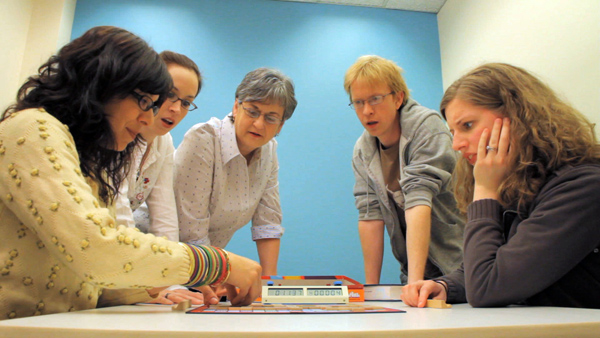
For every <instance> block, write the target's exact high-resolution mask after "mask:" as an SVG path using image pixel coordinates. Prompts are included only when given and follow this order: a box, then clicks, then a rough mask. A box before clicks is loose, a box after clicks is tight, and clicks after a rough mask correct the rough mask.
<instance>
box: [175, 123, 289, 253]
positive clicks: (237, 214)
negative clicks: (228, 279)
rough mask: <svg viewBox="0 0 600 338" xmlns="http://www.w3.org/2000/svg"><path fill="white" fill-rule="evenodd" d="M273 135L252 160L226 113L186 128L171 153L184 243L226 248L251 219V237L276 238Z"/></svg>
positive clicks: (278, 209)
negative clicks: (173, 161)
mask: <svg viewBox="0 0 600 338" xmlns="http://www.w3.org/2000/svg"><path fill="white" fill-rule="evenodd" d="M276 150H277V142H276V141H275V140H274V139H272V140H271V141H269V142H268V143H267V144H265V145H264V146H262V147H261V148H259V149H257V150H255V154H254V155H253V156H252V159H251V161H250V163H249V164H248V163H247V162H246V159H245V158H244V156H242V154H241V153H240V151H239V149H238V146H237V141H236V137H235V127H234V125H233V123H232V122H231V120H230V119H229V115H228V116H227V117H225V118H224V119H223V120H219V119H217V118H214V117H213V118H211V119H210V120H209V121H208V122H206V123H199V124H196V125H195V126H193V127H192V128H191V129H190V130H188V131H187V133H186V134H185V137H184V139H183V142H182V143H181V145H180V146H179V147H178V148H177V151H176V152H175V168H174V175H175V176H174V181H175V182H174V186H175V200H176V203H177V213H178V217H179V234H180V239H181V241H182V242H186V243H190V244H198V245H213V246H218V247H225V246H226V245H227V243H229V241H230V240H231V237H232V236H233V234H234V233H235V232H236V231H237V230H238V229H240V228H241V227H243V226H244V225H246V224H247V223H248V222H249V221H250V220H252V229H251V230H252V239H253V240H258V239H265V238H280V237H281V236H282V235H283V232H284V229H283V227H282V226H281V219H282V214H281V206H280V203H279V181H278V171H279V163H278V161H277V152H276Z"/></svg>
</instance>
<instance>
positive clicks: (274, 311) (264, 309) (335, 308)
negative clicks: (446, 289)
mask: <svg viewBox="0 0 600 338" xmlns="http://www.w3.org/2000/svg"><path fill="white" fill-rule="evenodd" d="M403 312H406V311H403V310H398V309H392V308H386V307H382V306H373V305H366V304H357V303H350V304H345V305H333V304H318V305H316V304H260V303H254V304H252V305H250V306H230V305H221V304H219V305H208V306H207V305H204V306H200V307H197V308H194V309H192V310H190V311H187V313H196V314H219V315H223V314H238V315H240V314H242V315H280V314H305V315H309V314H321V315H322V314H339V313H344V314H349V313H362V314H365V313H403Z"/></svg>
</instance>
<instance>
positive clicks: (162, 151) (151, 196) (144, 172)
mask: <svg viewBox="0 0 600 338" xmlns="http://www.w3.org/2000/svg"><path fill="white" fill-rule="evenodd" d="M145 151H146V146H142V147H140V148H138V149H136V152H135V153H134V160H133V165H132V167H131V170H130V172H129V175H128V176H127V180H126V181H125V182H124V183H123V186H122V188H121V193H120V196H119V199H118V200H117V223H118V224H123V225H126V226H130V227H134V226H135V227H137V228H139V229H140V230H141V231H142V232H145V233H151V234H154V235H156V236H165V237H167V238H168V239H170V240H172V241H178V240H179V227H178V221H177V209H176V207H175V195H174V193H173V153H174V152H175V148H174V147H173V138H172V137H171V134H165V135H162V136H158V137H156V138H155V139H154V142H152V144H151V145H150V150H149V152H148V155H147V157H146V160H145V161H144V163H143V165H142V166H140V162H141V160H142V157H143V156H144V152H145ZM140 206H141V207H140ZM138 210H139V211H140V212H137V211H138Z"/></svg>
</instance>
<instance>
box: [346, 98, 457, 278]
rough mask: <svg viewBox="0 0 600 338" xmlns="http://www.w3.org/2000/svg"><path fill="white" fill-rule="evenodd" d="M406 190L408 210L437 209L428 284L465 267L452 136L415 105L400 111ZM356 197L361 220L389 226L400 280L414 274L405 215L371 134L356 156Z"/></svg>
mask: <svg viewBox="0 0 600 338" xmlns="http://www.w3.org/2000/svg"><path fill="white" fill-rule="evenodd" d="M400 126H401V128H402V129H401V130H402V135H401V137H400V187H401V189H402V193H403V197H404V205H400V207H401V208H402V209H403V210H406V209H409V208H411V207H414V206H417V205H428V206H429V207H431V210H432V212H431V241H430V244H429V258H428V261H427V265H426V267H425V278H426V279H430V278H434V277H438V276H440V275H442V274H446V273H449V272H451V271H454V270H455V269H456V268H458V267H459V266H460V264H461V262H462V242H463V230H464V224H465V219H464V217H463V216H462V215H461V214H460V212H459V211H458V209H457V208H456V201H455V200H454V196H453V193H452V187H451V183H450V179H451V176H452V170H453V169H454V165H455V163H456V160H457V153H456V152H455V151H454V150H452V136H451V135H450V132H449V131H448V128H447V127H446V125H445V123H444V122H443V120H442V117H441V115H440V114H438V113H437V112H436V111H434V110H431V109H428V108H425V107H423V106H421V105H419V104H418V103H417V102H416V101H414V100H412V99H409V100H408V101H407V102H406V104H405V105H404V106H403V107H402V108H401V110H400ZM352 167H353V169H354V176H355V184H354V197H355V204H356V208H357V209H358V212H359V220H361V221H366V220H383V221H384V223H385V225H386V229H387V232H388V234H389V236H390V242H391V244H392V252H393V254H394V256H395V257H396V259H397V260H398V262H400V266H401V272H402V274H401V276H400V279H401V281H403V282H406V278H407V277H406V276H407V274H408V271H407V269H408V264H407V254H406V239H405V235H404V233H405V229H403V228H402V227H401V223H404V221H403V219H404V215H400V216H399V215H398V212H396V210H397V209H396V207H395V206H394V204H393V203H394V201H393V200H390V199H389V197H388V193H387V189H386V187H385V182H384V179H383V174H382V171H381V160H380V157H379V151H378V143H377V139H376V138H375V137H373V136H371V135H369V133H368V132H367V131H365V132H364V133H363V134H362V135H361V137H360V138H359V139H358V141H356V144H355V146H354V154H353V156H352Z"/></svg>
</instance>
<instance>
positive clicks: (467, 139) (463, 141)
mask: <svg viewBox="0 0 600 338" xmlns="http://www.w3.org/2000/svg"><path fill="white" fill-rule="evenodd" d="M446 118H447V121H448V126H449V127H450V131H451V133H452V134H453V148H454V149H455V150H458V151H460V152H461V153H462V154H463V156H464V157H465V159H467V160H468V161H469V162H470V163H471V164H473V165H474V167H473V176H474V178H475V186H474V192H473V201H477V200H481V199H496V200H498V199H499V187H500V184H501V183H502V181H503V180H504V179H505V178H506V176H507V175H508V173H509V170H510V168H511V165H512V164H513V163H514V161H515V160H514V151H511V146H510V144H511V139H510V119H509V118H507V117H504V118H503V117H502V116H500V115H499V114H497V113H495V112H493V111H491V110H488V109H485V108H481V107H477V106H474V105H471V104H469V103H467V102H465V101H462V100H460V99H454V100H452V101H451V102H450V103H449V104H448V107H447V108H446ZM487 146H489V147H491V148H492V149H490V150H488V149H486V147H487ZM512 149H514V148H512ZM473 154H476V156H473ZM442 283H443V282H442ZM428 298H433V299H442V300H447V294H446V291H445V289H444V287H443V286H442V285H440V284H439V283H436V282H433V281H423V280H420V281H417V282H414V283H410V284H408V285H406V286H404V287H403V289H402V295H401V299H402V301H404V303H406V304H407V305H409V306H415V307H424V306H425V304H426V303H427V299H428Z"/></svg>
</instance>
